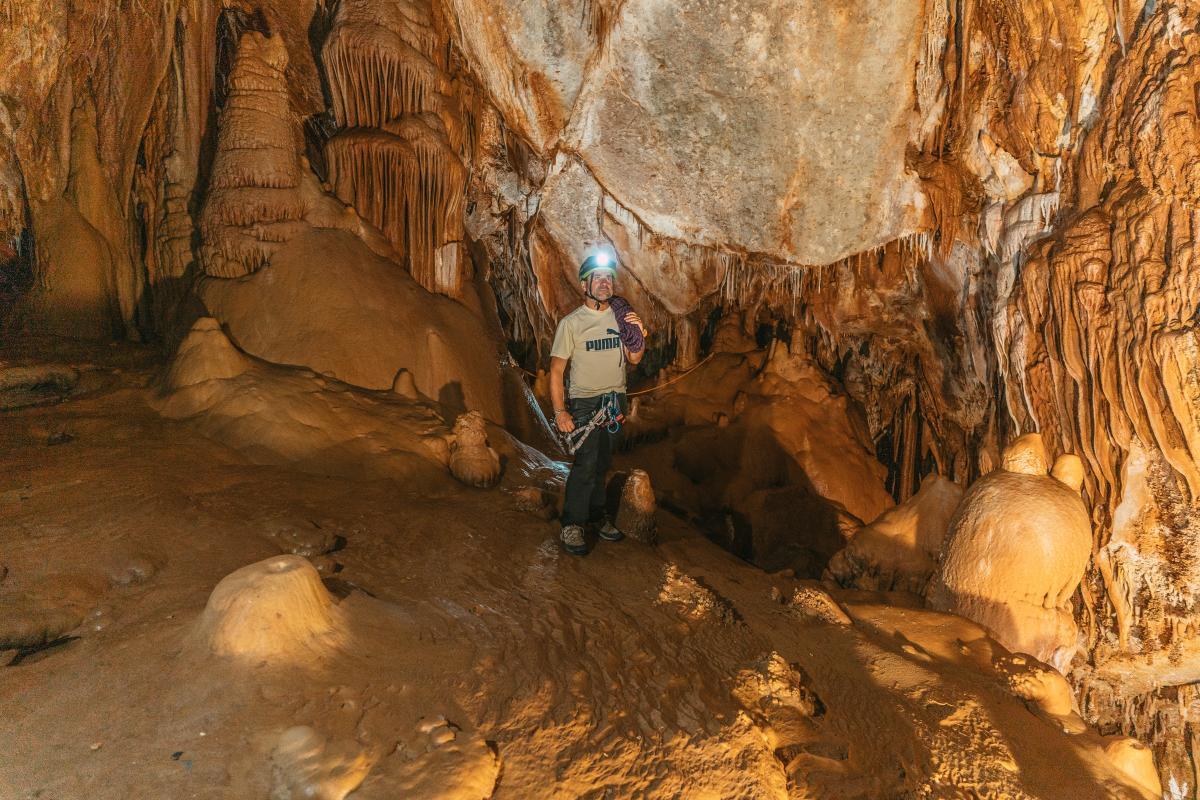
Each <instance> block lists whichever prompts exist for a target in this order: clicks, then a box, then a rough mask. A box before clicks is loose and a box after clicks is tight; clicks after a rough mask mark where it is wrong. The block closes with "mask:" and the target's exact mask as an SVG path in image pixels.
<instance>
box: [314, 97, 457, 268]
mask: <svg viewBox="0 0 1200 800" xmlns="http://www.w3.org/2000/svg"><path fill="white" fill-rule="evenodd" d="M433 124H437V118H436V117H432V116H431V115H426V116H422V117H416V116H409V117H405V118H404V119H402V120H399V121H396V122H391V123H388V125H387V126H386V129H384V130H372V129H351V130H347V131H343V132H342V133H339V134H337V135H336V136H334V137H333V138H332V139H330V141H329V142H328V144H327V157H328V166H329V181H330V183H331V184H332V185H333V187H334V191H335V192H336V193H337V195H338V196H339V197H340V198H342V199H343V200H344V201H345V202H347V203H350V204H351V205H353V206H354V207H355V209H356V210H358V212H359V213H360V214H362V215H363V216H365V217H366V218H367V219H370V220H371V221H373V222H374V223H375V224H376V225H377V226H378V227H379V229H380V230H381V231H382V232H383V233H384V235H385V236H386V237H387V238H388V240H389V241H390V242H392V244H393V245H395V247H396V248H397V249H398V250H400V251H403V252H406V253H408V256H409V259H410V264H411V270H412V274H413V277H414V278H416V279H417V280H418V281H419V282H420V283H421V284H422V285H423V286H426V287H427V288H432V287H433V286H435V285H436V284H437V283H438V280H437V276H436V275H435V264H434V261H435V254H436V253H437V251H438V248H440V247H441V246H442V245H443V244H445V243H446V242H456V241H458V240H460V239H461V238H462V218H463V204H464V196H465V188H466V178H467V175H466V168H465V167H464V166H463V164H462V162H461V161H459V160H458V156H457V155H456V154H455V152H454V151H453V150H452V149H451V148H450V145H449V143H448V141H447V140H446V136H445V135H444V133H442V132H441V131H439V130H436V129H435V128H434V127H432V125H433Z"/></svg>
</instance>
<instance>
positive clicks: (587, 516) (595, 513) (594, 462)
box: [562, 394, 625, 526]
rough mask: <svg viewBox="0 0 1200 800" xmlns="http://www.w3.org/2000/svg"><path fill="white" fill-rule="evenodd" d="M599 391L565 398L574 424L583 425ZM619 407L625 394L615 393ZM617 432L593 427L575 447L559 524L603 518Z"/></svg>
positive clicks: (597, 401) (596, 405) (596, 404)
mask: <svg viewBox="0 0 1200 800" xmlns="http://www.w3.org/2000/svg"><path fill="white" fill-rule="evenodd" d="M603 397H604V396H603V395H599V396H597V397H577V398H571V399H570V400H568V401H567V410H568V411H570V412H571V419H572V420H573V421H574V422H575V427H577V428H581V427H583V426H584V425H587V424H588V423H589V422H590V421H591V419H592V417H593V416H595V414H596V411H597V410H598V409H599V408H600V402H601V400H603ZM617 397H618V399H619V400H620V404H621V409H622V411H623V410H624V409H625V395H623V394H622V395H617ZM618 435H619V434H615V433H609V432H608V431H607V430H605V429H604V428H603V427H599V428H596V429H595V430H594V431H592V432H591V433H589V434H588V437H587V438H586V439H584V440H583V444H582V445H580V447H579V449H578V450H576V451H575V462H574V463H573V464H571V473H570V474H569V475H568V476H567V497H566V500H565V501H564V502H563V513H562V524H563V525H564V526H567V525H586V524H587V523H588V522H599V521H600V520H602V519H604V499H605V489H606V486H605V480H604V479H605V477H607V475H608V468H609V467H610V466H612V452H613V447H614V446H615V444H616V439H617V436H618Z"/></svg>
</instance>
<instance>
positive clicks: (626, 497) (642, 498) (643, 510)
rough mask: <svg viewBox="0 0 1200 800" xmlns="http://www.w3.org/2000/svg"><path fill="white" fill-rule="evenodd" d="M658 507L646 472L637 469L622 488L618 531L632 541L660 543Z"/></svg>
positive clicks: (618, 513) (618, 511)
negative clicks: (657, 519)
mask: <svg viewBox="0 0 1200 800" xmlns="http://www.w3.org/2000/svg"><path fill="white" fill-rule="evenodd" d="M656 510H657V506H656V504H655V501H654V487H653V486H651V485H650V476H649V475H648V474H647V473H646V471H645V470H642V469H635V470H633V471H631V472H630V473H629V476H628V477H627V478H626V479H625V485H624V486H622V487H621V502H620V505H619V506H618V507H617V518H616V520H615V524H616V526H617V530H619V531H620V532H621V533H623V534H625V535H626V536H628V537H630V538H631V539H636V540H637V541H639V542H646V543H647V544H656V543H657V542H658V523H657V521H656V520H655V512H656Z"/></svg>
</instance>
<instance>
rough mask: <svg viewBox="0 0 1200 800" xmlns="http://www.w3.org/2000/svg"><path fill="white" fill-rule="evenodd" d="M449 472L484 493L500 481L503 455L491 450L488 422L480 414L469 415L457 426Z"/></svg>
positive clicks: (462, 417) (472, 412) (475, 412)
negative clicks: (485, 489)
mask: <svg viewBox="0 0 1200 800" xmlns="http://www.w3.org/2000/svg"><path fill="white" fill-rule="evenodd" d="M450 472H452V473H453V474H454V477H456V478H458V479H459V480H460V481H462V482H463V483H465V484H467V485H468V486H477V487H479V488H481V489H484V488H487V487H489V486H493V485H495V483H496V481H498V480H499V479H500V455H499V454H498V453H497V452H496V451H495V450H493V449H492V448H491V447H489V446H488V438H487V422H486V421H485V420H484V419H483V416H482V415H481V414H480V413H479V412H478V411H469V412H467V413H466V414H463V415H462V416H461V417H459V418H458V419H457V420H455V422H454V444H452V445H451V446H450Z"/></svg>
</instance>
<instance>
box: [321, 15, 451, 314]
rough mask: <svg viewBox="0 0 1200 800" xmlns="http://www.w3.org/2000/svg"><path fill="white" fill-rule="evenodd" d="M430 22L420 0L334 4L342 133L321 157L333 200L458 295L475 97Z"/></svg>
mask: <svg viewBox="0 0 1200 800" xmlns="http://www.w3.org/2000/svg"><path fill="white" fill-rule="evenodd" d="M435 22H436V20H435V18H434V14H433V12H432V11H431V9H430V6H429V4H428V3H427V2H421V0H416V1H415V2H409V1H408V0H390V2H385V3H369V2H365V0H345V2H343V3H341V4H340V5H339V6H338V9H337V12H336V14H335V17H334V23H333V26H332V28H331V30H330V33H329V37H328V38H327V39H326V41H325V45H324V47H323V50H322V53H323V57H324V61H325V65H326V71H327V74H328V76H329V83H330V92H331V95H332V98H333V111H334V116H335V118H336V120H337V123H338V125H339V126H340V127H341V128H342V129H343V130H342V132H341V133H339V134H337V135H335V136H333V137H332V138H331V139H330V140H329V141H328V142H327V144H326V158H327V161H328V171H329V182H330V183H331V184H332V185H333V186H334V189H335V191H336V192H337V194H338V196H339V197H341V198H342V199H343V200H344V201H346V202H348V203H351V204H352V205H354V206H355V208H356V209H357V210H358V211H359V213H360V214H362V215H363V216H364V217H365V218H366V219H368V220H370V221H371V222H372V223H374V224H375V225H376V226H377V227H378V228H379V229H380V230H381V231H382V232H383V233H384V235H385V236H386V237H387V238H388V240H389V241H390V242H391V243H392V244H393V245H394V246H395V247H396V248H397V249H398V250H400V251H402V252H403V253H405V255H406V256H407V257H408V263H409V268H410V270H411V272H412V274H413V277H414V278H416V279H417V281H418V282H420V283H421V285H422V286H424V287H425V288H427V289H429V290H431V291H441V292H445V293H447V294H455V293H457V290H458V288H459V286H460V284H461V282H462V269H461V263H460V255H459V249H458V247H457V245H456V244H454V243H457V242H459V241H460V240H461V239H462V218H463V212H464V206H465V196H466V182H467V168H466V166H465V163H464V159H465V158H466V157H467V156H468V155H470V154H471V153H472V152H473V149H474V146H475V144H474V136H475V134H474V120H473V118H472V116H471V115H470V114H469V113H468V111H467V110H466V109H465V107H464V106H465V105H467V104H469V102H470V101H473V97H474V95H473V89H472V88H471V87H470V85H469V84H468V82H466V81H464V80H462V79H454V78H452V77H451V76H450V75H449V74H448V73H447V71H446V70H447V68H448V64H447V63H446V61H447V59H446V57H445V51H446V49H447V48H446V43H445V38H444V36H443V35H442V34H441V33H440V32H439V30H438V28H437V26H436V24H435ZM464 98H466V101H468V102H466V103H464ZM451 245H453V246H451Z"/></svg>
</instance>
